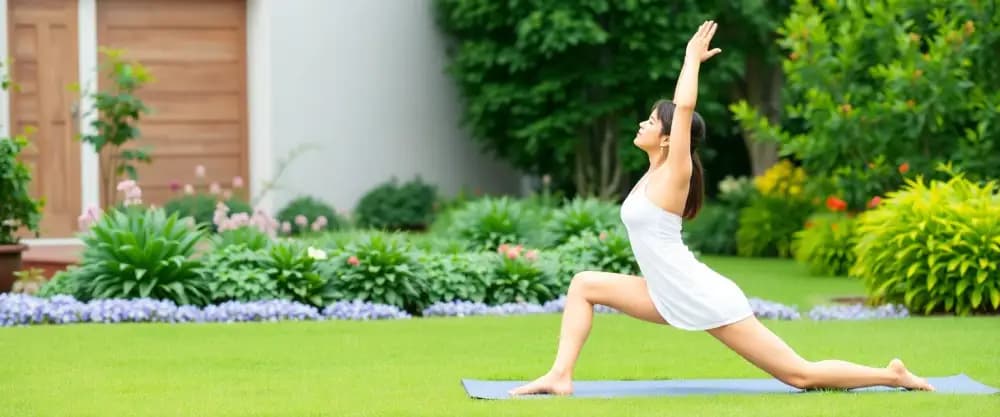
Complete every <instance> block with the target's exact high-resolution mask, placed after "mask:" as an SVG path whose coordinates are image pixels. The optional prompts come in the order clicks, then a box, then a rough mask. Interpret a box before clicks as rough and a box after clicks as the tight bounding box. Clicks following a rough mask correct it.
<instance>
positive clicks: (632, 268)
mask: <svg viewBox="0 0 1000 417" xmlns="http://www.w3.org/2000/svg"><path fill="white" fill-rule="evenodd" d="M556 252H557V253H558V254H559V257H560V262H561V265H563V266H564V267H563V268H561V269H562V270H561V273H560V276H559V277H558V278H559V281H560V284H564V285H568V284H569V281H570V280H571V279H572V278H573V276H574V275H576V274H577V273H579V272H582V271H585V270H592V271H606V272H615V273H619V274H627V275H638V274H639V266H638V265H637V264H636V262H635V256H634V254H633V253H632V246H631V244H630V243H629V240H628V235H627V234H626V233H625V230H624V229H623V228H621V227H616V228H611V229H608V231H602V232H600V233H594V232H584V233H582V234H580V235H579V236H575V237H573V238H572V239H570V240H569V241H568V242H566V243H565V244H563V245H561V246H559V247H558V248H556Z"/></svg>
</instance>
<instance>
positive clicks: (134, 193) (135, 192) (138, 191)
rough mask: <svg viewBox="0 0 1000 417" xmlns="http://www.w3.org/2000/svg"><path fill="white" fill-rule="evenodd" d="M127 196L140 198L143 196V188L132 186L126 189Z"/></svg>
mask: <svg viewBox="0 0 1000 417" xmlns="http://www.w3.org/2000/svg"><path fill="white" fill-rule="evenodd" d="M125 198H129V199H139V198H142V188H139V187H132V188H129V189H128V190H126V191H125Z"/></svg>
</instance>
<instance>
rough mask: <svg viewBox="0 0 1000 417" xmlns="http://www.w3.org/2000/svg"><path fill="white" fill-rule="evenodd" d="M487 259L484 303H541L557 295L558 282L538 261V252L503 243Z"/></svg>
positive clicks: (549, 268)
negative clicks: (487, 267) (487, 268)
mask: <svg viewBox="0 0 1000 417" xmlns="http://www.w3.org/2000/svg"><path fill="white" fill-rule="evenodd" d="M487 260H488V265H489V270H488V279H487V285H488V286H487V289H486V303H487V304H490V305H496V304H506V303H516V302H529V303H544V302H546V301H549V300H551V299H553V298H555V297H556V294H557V293H558V292H559V288H560V285H559V281H558V279H557V278H556V277H555V276H553V275H552V273H551V272H552V270H553V269H552V268H551V267H547V266H546V265H544V263H543V262H539V252H538V250H535V249H529V250H526V249H525V248H524V246H522V245H516V246H512V245H507V244H502V245H500V247H499V248H497V253H495V254H490V256H489V257H488V258H487Z"/></svg>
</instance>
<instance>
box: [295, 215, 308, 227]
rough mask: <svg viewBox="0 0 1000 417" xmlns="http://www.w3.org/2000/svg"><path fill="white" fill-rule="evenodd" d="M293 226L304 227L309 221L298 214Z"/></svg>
mask: <svg viewBox="0 0 1000 417" xmlns="http://www.w3.org/2000/svg"><path fill="white" fill-rule="evenodd" d="M295 224H297V225H299V226H300V227H306V225H307V224H309V219H307V218H306V216H303V215H301V214H300V215H298V216H295Z"/></svg>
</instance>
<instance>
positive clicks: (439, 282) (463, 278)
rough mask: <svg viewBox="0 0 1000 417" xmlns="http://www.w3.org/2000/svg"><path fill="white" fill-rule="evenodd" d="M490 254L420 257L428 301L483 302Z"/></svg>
mask: <svg viewBox="0 0 1000 417" xmlns="http://www.w3.org/2000/svg"><path fill="white" fill-rule="evenodd" d="M492 256H493V255H492V254H490V253H480V252H464V253H436V252H425V253H423V254H421V255H420V256H419V262H420V265H421V267H422V268H421V273H422V274H423V275H424V276H425V277H426V279H427V285H428V287H427V293H428V302H429V303H431V304H433V303H436V302H449V301H455V300H466V301H475V302H483V301H485V300H486V289H487V280H488V278H489V276H488V274H489V267H490V265H491V263H490V261H491V258H492Z"/></svg>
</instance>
